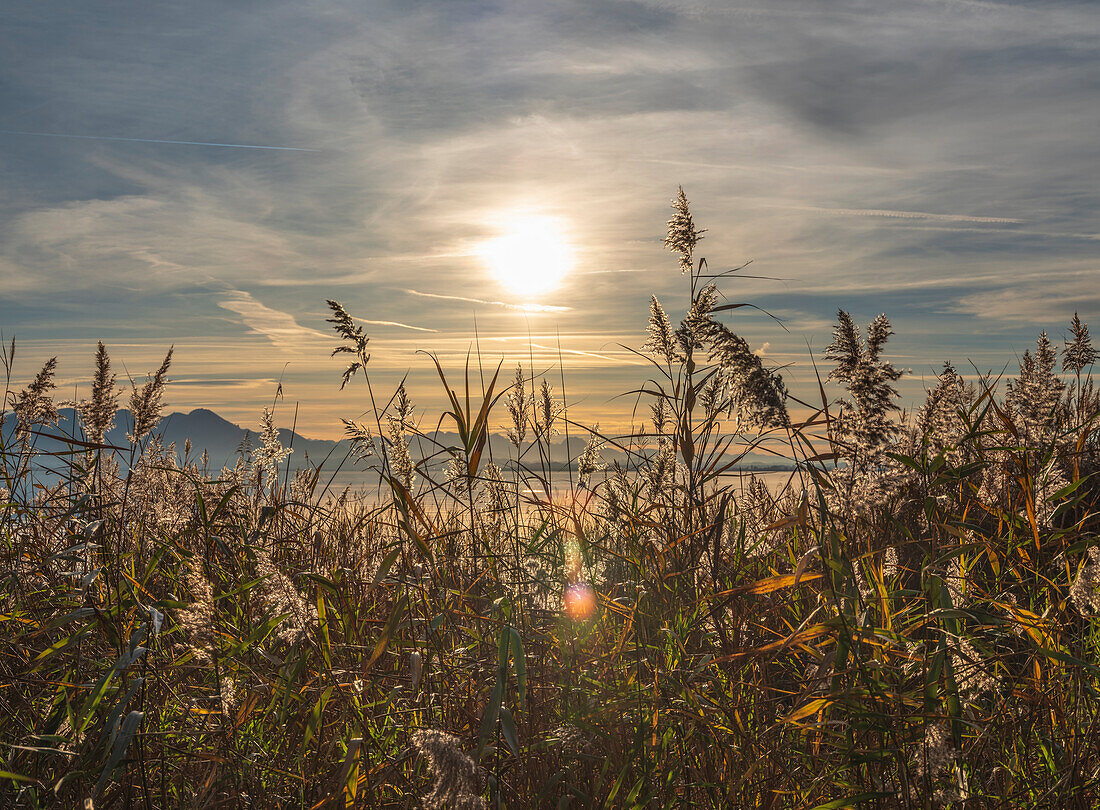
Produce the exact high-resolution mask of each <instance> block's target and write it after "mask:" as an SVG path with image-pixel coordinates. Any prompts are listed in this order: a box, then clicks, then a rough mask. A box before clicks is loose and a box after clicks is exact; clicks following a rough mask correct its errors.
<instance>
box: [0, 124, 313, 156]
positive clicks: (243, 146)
mask: <svg viewBox="0 0 1100 810" xmlns="http://www.w3.org/2000/svg"><path fill="white" fill-rule="evenodd" d="M0 134H3V135H37V136H38V137H40V138H75V139H77V140H82V141H127V142H129V143H171V144H176V145H178V146H222V147H225V148H226V149H275V150H277V151H279V152H320V151H321V150H320V149H306V148H305V147H302V146H257V145H256V144H251V143H211V142H209V141H168V140H161V139H158V138H120V137H117V136H112V135H70V134H67V133H64V132H20V131H18V130H13V129H0Z"/></svg>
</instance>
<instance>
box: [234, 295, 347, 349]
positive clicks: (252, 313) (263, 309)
mask: <svg viewBox="0 0 1100 810" xmlns="http://www.w3.org/2000/svg"><path fill="white" fill-rule="evenodd" d="M218 306H219V307H221V308H222V309H227V310H229V311H230V312H235V313H237V315H239V316H240V318H241V321H243V322H244V324H245V326H247V327H248V328H249V329H250V330H251V331H252V332H253V333H254V334H257V335H263V336H264V337H266V338H267V339H268V340H270V341H271V343H272V344H273V345H274V346H278V347H279V348H280V349H284V350H288V351H294V352H297V351H303V350H305V349H307V348H315V346H314V342H315V341H319V340H321V341H328V340H329V336H328V335H325V334H323V333H321V332H318V331H317V330H315V329H309V328H307V327H305V326H302V325H301V324H299V323H298V322H297V321H296V320H295V319H294V318H293V317H292V316H291V315H288V314H287V313H285V312H280V311H279V310H277V309H272V308H271V307H268V306H264V305H263V304H261V303H260V302H259V301H257V300H256V299H255V298H253V297H252V295H251V294H250V293H247V292H244V291H242V290H231V291H230V292H229V293H228V297H227V298H225V299H224V300H222V301H219V302H218Z"/></svg>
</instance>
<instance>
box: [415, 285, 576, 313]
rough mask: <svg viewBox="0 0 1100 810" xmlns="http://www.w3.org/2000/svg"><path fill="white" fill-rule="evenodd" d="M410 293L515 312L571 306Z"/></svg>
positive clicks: (563, 310) (565, 310) (561, 308)
mask: <svg viewBox="0 0 1100 810" xmlns="http://www.w3.org/2000/svg"><path fill="white" fill-rule="evenodd" d="M405 292H407V293H408V294H409V295H416V296H419V297H420V298H436V299H439V300H441V301H461V302H463V303H466V304H484V305H485V306H490V307H500V308H502V309H510V310H513V311H515V312H530V313H537V312H568V311H569V310H570V309H571V307H559V306H551V305H549V304H508V303H505V302H504V301H486V300H485V299H483V298H467V297H466V296H464V295H442V294H440V293H429V292H421V291H420V290H408V289H407V290H405Z"/></svg>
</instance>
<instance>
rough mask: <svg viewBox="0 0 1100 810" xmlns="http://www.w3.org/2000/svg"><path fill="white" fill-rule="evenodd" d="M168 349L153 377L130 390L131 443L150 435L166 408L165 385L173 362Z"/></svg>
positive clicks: (172, 349)
mask: <svg viewBox="0 0 1100 810" xmlns="http://www.w3.org/2000/svg"><path fill="white" fill-rule="evenodd" d="M173 351H174V348H170V349H168V354H166V355H165V356H164V362H162V363H161V364H160V368H158V369H157V370H156V372H154V374H153V377H152V379H150V380H148V381H147V382H146V383H145V384H144V385H142V386H141V387H140V388H139V387H138V386H137V385H133V386H132V390H131V392H130V417H131V418H132V419H133V430H132V431H131V432H130V433H129V434H128V435H127V438H129V440H130V443H131V444H137V443H138V442H139V441H141V440H142V439H143V438H145V437H146V436H148V435H149V433H150V431H152V429H153V428H155V427H156V426H157V422H159V421H160V412H161V410H162V409H163V408H164V386H165V385H166V384H167V383H168V367H169V366H170V365H171V364H172V352H173Z"/></svg>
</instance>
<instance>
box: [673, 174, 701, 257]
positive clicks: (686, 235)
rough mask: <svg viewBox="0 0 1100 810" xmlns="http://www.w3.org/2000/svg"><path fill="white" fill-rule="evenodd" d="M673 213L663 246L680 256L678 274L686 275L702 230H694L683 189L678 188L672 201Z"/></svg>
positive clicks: (681, 187) (693, 222)
mask: <svg viewBox="0 0 1100 810" xmlns="http://www.w3.org/2000/svg"><path fill="white" fill-rule="evenodd" d="M672 208H673V210H674V211H675V213H674V214H673V215H672V219H670V220H669V221H668V236H666V237H665V246H666V247H667V248H668V249H669V250H671V251H672V252H673V253H679V254H680V272H681V273H688V272H690V271H691V268H692V256H693V254H694V251H695V246H696V245H697V244H698V243H699V240H700V239H702V238H703V234H704V233H705V229H704V230H696V229H695V221H694V220H693V219H692V217H691V210H690V209H689V207H688V200H687V195H686V194H684V187H683V186H680V189H679V191H678V192H677V194H676V199H674V200H673V201H672Z"/></svg>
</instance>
